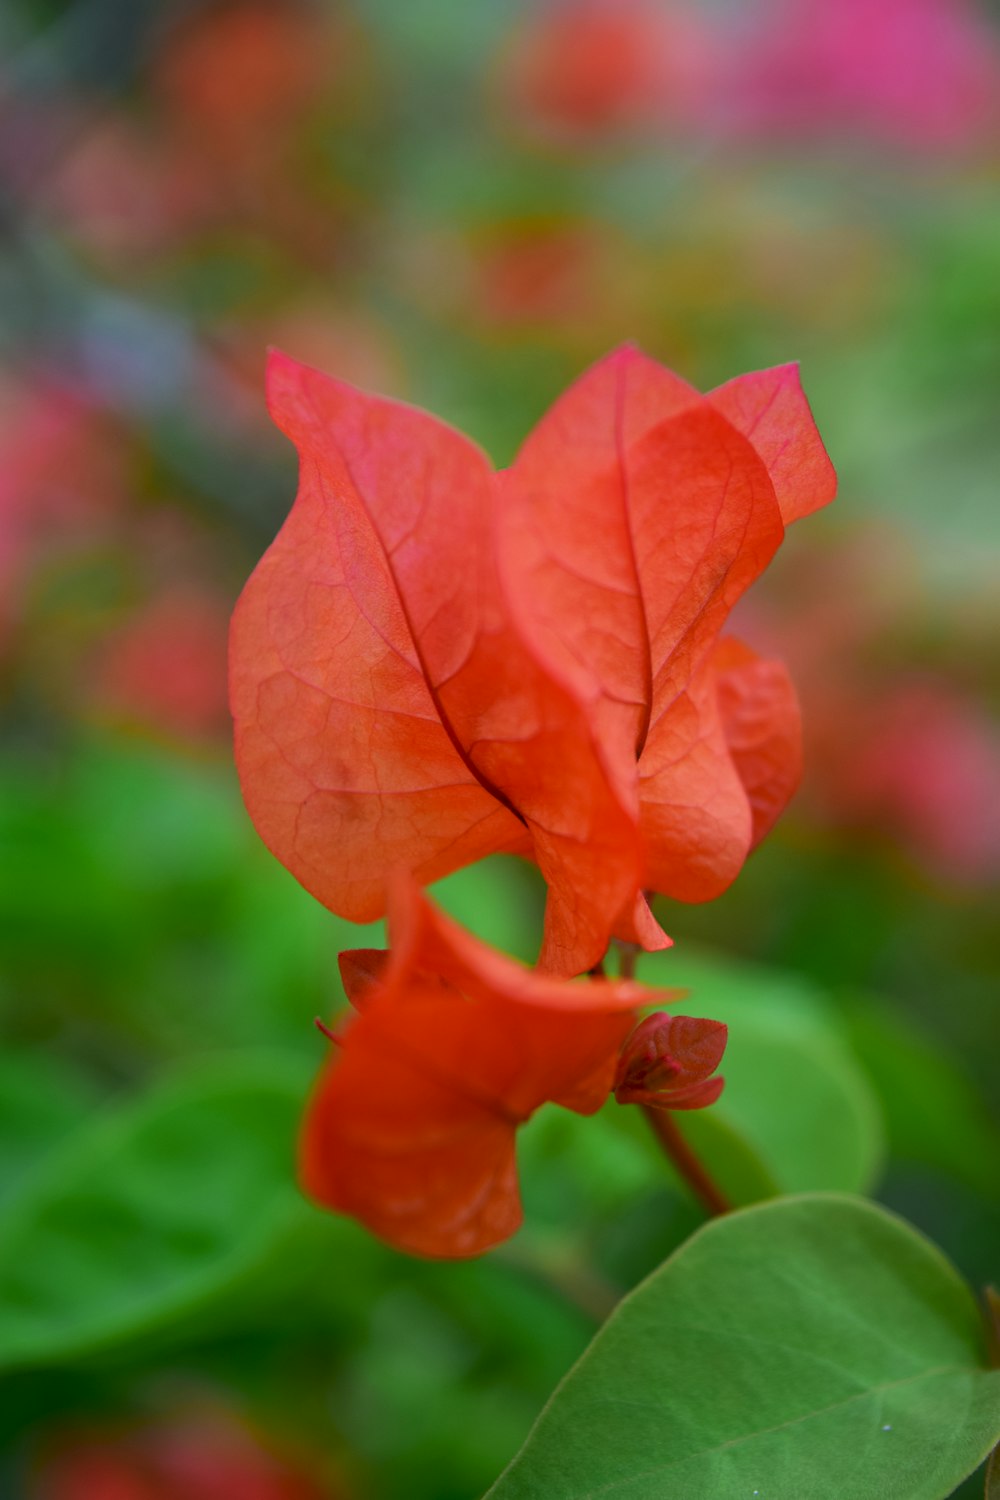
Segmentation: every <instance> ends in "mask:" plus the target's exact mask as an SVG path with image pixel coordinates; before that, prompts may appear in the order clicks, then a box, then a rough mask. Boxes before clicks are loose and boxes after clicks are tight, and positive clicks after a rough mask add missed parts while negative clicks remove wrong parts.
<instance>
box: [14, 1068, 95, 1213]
mask: <svg viewBox="0 0 1000 1500" xmlns="http://www.w3.org/2000/svg"><path fill="white" fill-rule="evenodd" d="M96 1099H97V1091H96V1089H95V1088H94V1087H93V1085H92V1084H90V1083H89V1082H88V1080H87V1078H86V1077H85V1076H84V1075H83V1074H82V1073H80V1072H79V1071H78V1070H77V1069H76V1068H74V1067H72V1066H71V1065H70V1064H69V1063H68V1062H65V1061H63V1060H61V1059H59V1058H56V1057H53V1056H50V1055H48V1054H47V1053H37V1054H36V1053H31V1052H27V1051H18V1052H10V1053H8V1054H7V1056H5V1057H0V1206H2V1205H3V1204H4V1203H5V1202H6V1201H7V1200H8V1199H9V1198H11V1197H12V1196H13V1194H14V1193H16V1192H17V1191H18V1190H19V1189H20V1187H21V1184H22V1181H23V1180H24V1179H25V1178H26V1177H27V1176H28V1175H29V1174H30V1173H31V1172H32V1171H33V1170H35V1169H36V1168H37V1164H38V1163H39V1162H40V1161H41V1160H42V1159H43V1158H44V1157H45V1156H46V1155H47V1154H48V1152H49V1151H52V1150H54V1149H56V1148H57V1147H58V1145H59V1143H60V1142H61V1141H63V1140H64V1139H65V1138H66V1136H67V1135H68V1134H69V1132H70V1131H72V1130H74V1129H76V1128H77V1127H78V1126H80V1125H81V1124H83V1123H84V1122H85V1121H86V1120H87V1119H88V1118H89V1117H90V1115H91V1114H92V1113H93V1111H94V1108H95V1105H96Z"/></svg>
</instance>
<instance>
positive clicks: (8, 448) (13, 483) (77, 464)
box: [0, 381, 124, 643]
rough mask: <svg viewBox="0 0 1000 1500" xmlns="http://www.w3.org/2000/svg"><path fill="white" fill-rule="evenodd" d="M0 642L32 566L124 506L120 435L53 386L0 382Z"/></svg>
mask: <svg viewBox="0 0 1000 1500" xmlns="http://www.w3.org/2000/svg"><path fill="white" fill-rule="evenodd" d="M0 407H2V416H0V601H2V602H0V643H2V642H3V640H4V639H5V638H6V636H7V634H8V631H9V630H10V628H11V626H12V625H13V623H14V622H15V621H16V620H17V619H18V617H19V615H20V612H21V609H22V606H23V601H24V597H25V594H26V592H27V590H28V588H29V586H30V580H31V577H32V573H33V571H34V569H35V567H36V566H37V565H38V563H39V562H40V560H41V559H42V558H43V557H46V556H52V555H53V554H58V552H59V551H60V550H61V549H62V548H64V547H66V546H74V545H77V546H78V545H80V544H82V543H89V542H92V541H93V540H94V539H95V538H96V537H98V536H100V535H102V534H103V533H104V532H105V531H106V530H107V529H108V527H109V526H110V524H111V521H112V518H113V517H114V515H115V513H116V512H117V511H119V510H120V508H121V501H122V498H123V486H124V469H123V464H122V457H121V448H122V445H121V440H120V434H116V433H113V432H112V431H111V428H112V427H113V424H112V423H111V422H109V420H108V419H107V418H106V417H105V416H104V415H103V414H102V413H100V412H99V411H98V410H97V409H96V408H95V407H94V406H92V405H91V403H90V402H89V401H88V400H87V399H86V397H85V396H84V395H82V394H80V393H79V392H77V391H76V390H73V389H72V388H70V387H68V386H65V385H61V384H58V383H57V382H55V381H52V382H48V381H40V382H38V383H37V384H35V385H30V384H28V385H20V386H15V385H14V384H13V382H11V383H10V385H9V386H8V385H6V382H4V383H0Z"/></svg>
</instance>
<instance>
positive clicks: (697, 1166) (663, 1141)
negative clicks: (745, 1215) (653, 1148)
mask: <svg viewBox="0 0 1000 1500" xmlns="http://www.w3.org/2000/svg"><path fill="white" fill-rule="evenodd" d="M640 1107H641V1109H642V1112H643V1114H644V1115H645V1116H646V1119H647V1120H648V1121H649V1123H650V1125H651V1126H652V1127H653V1134H654V1135H655V1136H656V1139H657V1140H658V1141H659V1143H660V1145H661V1146H662V1147H663V1150H664V1151H665V1152H666V1154H667V1156H668V1157H669V1159H670V1160H671V1161H672V1162H673V1164H674V1166H675V1167H676V1168H677V1171H678V1172H679V1173H680V1175H681V1177H682V1178H683V1179H684V1181H685V1182H686V1183H687V1185H688V1187H689V1188H691V1190H692V1192H693V1193H694V1194H695V1196H696V1197H698V1198H700V1199H701V1201H702V1203H703V1204H704V1205H705V1207H706V1208H707V1209H708V1211H709V1213H710V1214H728V1213H729V1212H730V1210H731V1209H732V1204H731V1203H730V1202H729V1200H728V1198H727V1197H726V1196H725V1194H724V1193H723V1192H722V1190H721V1189H720V1188H719V1187H717V1185H716V1183H715V1182H714V1180H713V1179H712V1178H711V1177H710V1176H709V1174H708V1172H707V1171H706V1170H705V1168H704V1167H703V1166H702V1164H701V1162H700V1161H699V1160H698V1158H697V1156H696V1155H695V1154H694V1152H693V1151H692V1149H691V1146H690V1144H689V1143H688V1142H687V1141H686V1140H685V1138H684V1136H683V1135H682V1134H681V1131H680V1127H679V1126H678V1124H677V1122H676V1120H675V1119H674V1117H673V1115H672V1114H671V1112H670V1110H669V1109H657V1108H655V1106H653V1105H651V1104H643V1105H641V1106H640Z"/></svg>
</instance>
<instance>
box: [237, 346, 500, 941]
mask: <svg viewBox="0 0 1000 1500" xmlns="http://www.w3.org/2000/svg"><path fill="white" fill-rule="evenodd" d="M321 380H322V377H320V376H315V377H314V378H313V374H312V372H308V371H306V370H305V369H304V367H302V366H299V365H296V364H295V362H294V361H291V360H287V359H285V358H284V356H280V355H276V356H274V357H273V359H272V363H271V373H270V388H269V389H270V397H271V402H272V408H273V411H274V414H275V417H276V419H277V420H278V421H279V423H280V424H281V425H282V426H283V427H284V429H285V431H286V432H287V433H288V435H289V436H290V437H292V438H293V440H294V441H295V442H296V443H297V444H298V446H299V448H300V456H301V469H300V480H299V491H298V496H297V498H296V501H295V505H294V507H293V509H292V512H291V514H290V515H289V517H288V519H287V521H286V522H285V524H284V526H283V527H282V529H281V531H280V533H279V535H278V537H277V539H276V540H275V542H274V543H273V544H272V546H271V547H270V549H269V550H268V552H267V553H266V555H265V556H264V558H263V559H262V561H261V562H260V564H259V565H258V567H257V569H256V571H255V572H254V574H253V576H252V577H251V579H250V581H249V582H248V583H247V585H246V588H245V589H244V591H243V594H242V596H241V598H240V601H239V603H238V605H237V608H236V612H235V614H234V616H233V626H232V636H231V649H230V688H231V700H232V710H233V717H234V720H235V725H236V760H237V765H238V768H239V772H240V780H241V784H242V787H243V795H244V797H245V799H246V803H247V807H248V810H249V812H250V815H251V817H252V818H253V820H254V823H255V824H256V826H257V830H258V832H259V833H260V835H261V837H262V838H263V839H264V841H265V843H266V844H267V845H268V847H269V848H270V849H271V850H272V851H273V852H274V853H275V854H276V855H277V856H278V858H279V859H280V860H281V861H282V863H283V864H285V865H286V866H287V867H288V869H289V870H291V872H292V874H293V875H295V877H296V878H297V879H298V880H300V881H301V882H302V884H303V885H304V886H305V887H306V889H307V890H309V891H311V892H312V893H313V895H315V896H317V897H318V898H319V899H320V900H321V901H322V902H324V904H325V905H327V906H329V907H330V908H332V910H334V911H336V912H338V913H339V914H340V915H341V916H344V917H347V918H349V919H350V920H352V921H359V922H361V921H369V920H371V919H372V918H374V917H377V916H379V915H380V914H381V913H382V911H383V910H384V888H385V877H386V871H387V870H388V869H391V868H393V867H395V866H404V867H406V868H408V869H411V870H414V871H415V872H416V873H417V874H418V876H419V878H420V879H422V880H426V881H431V880H436V879H438V878H439V877H440V876H442V875H445V874H447V873H448V872H450V871H451V870H454V869H458V868H460V867H461V866H462V865H464V864H467V863H469V862H470V861H472V860H475V859H478V858H480V857H482V856H483V855H485V854H489V853H492V852H493V851H494V850H497V849H511V848H516V847H518V845H519V843H520V842H522V841H523V835H524V830H523V827H522V825H521V824H520V823H519V821H518V819H517V818H516V817H515V816H514V815H513V814H512V813H511V812H510V810H509V809H508V808H505V807H503V806H502V805H501V804H499V803H498V802H497V800H496V799H495V798H494V797H493V796H492V795H491V793H490V792H489V791H487V790H486V789H485V788H484V787H483V786H482V785H481V783H480V782H479V781H478V779H477V778H476V776H475V775H474V773H473V771H472V770H471V768H470V767H469V765H468V764H467V763H466V762H465V761H464V760H463V758H462V756H461V755H460V754H459V752H458V750H457V748H456V746H455V744H454V742H453V740H452V738H451V736H450V735H449V733H448V730H447V728H446V727H445V725H444V724H443V722H442V719H441V715H440V713H439V711H438V708H437V706H436V704H435V702H434V699H433V696H432V694H431V691H430V689H429V687H428V684H427V682H426V680H425V677H424V673H423V670H422V667H421V663H420V660H419V658H418V656H417V653H416V649H415V647H414V644H413V638H412V635H411V632H410V629H409V626H408V623H407V620H406V618H405V615H404V612H403V609H402V606H401V604H400V601H399V598H398V595H397V592H396V589H395V586H394V582H393V578H392V574H391V571H390V568H389V564H388V561H387V559H386V556H385V554H384V552H383V551H382V549H381V547H380V545H379V542H378V539H377V537H376V536H375V534H374V533H373V531H372V528H371V525H370V523H369V521H368V518H367V516H366V515H365V512H364V509H363V507H362V504H361V502H360V499H359V497H358V494H357V491H356V489H355V487H354V485H353V484H352V482H351V479H350V476H349V474H348V472H347V469H346V467H345V465H344V462H343V460H342V459H341V457H340V455H339V453H338V452H337V450H336V448H335V447H334V445H333V442H332V439H331V438H330V437H329V436H327V435H326V433H325V430H324V427H323V423H322V420H321V417H320V415H319V414H318V413H317V412H316V411H315V410H314V407H313V405H312V403H311V387H312V386H313V385H314V384H315V383H316V382H319V381H321Z"/></svg>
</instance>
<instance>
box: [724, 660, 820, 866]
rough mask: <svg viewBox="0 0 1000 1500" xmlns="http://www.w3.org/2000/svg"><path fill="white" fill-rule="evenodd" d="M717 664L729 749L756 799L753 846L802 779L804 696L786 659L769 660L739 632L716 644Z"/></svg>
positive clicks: (751, 799)
mask: <svg viewBox="0 0 1000 1500" xmlns="http://www.w3.org/2000/svg"><path fill="white" fill-rule="evenodd" d="M712 665H713V668H714V670H715V673H716V685H717V691H718V695H719V709H720V712H721V715H722V727H723V731H724V733H725V737H726V742H727V744H728V746H729V753H730V755H731V756H732V758H733V764H734V765H735V767H736V771H737V774H738V775H739V778H740V780H741V781H742V783H743V786H744V788H745V790H746V794H747V797H748V799H749V802H750V810H751V814H752V817H753V832H752V835H751V848H756V846H757V845H758V844H759V843H760V841H761V839H762V838H763V837H764V836H765V834H767V833H769V832H770V831H771V829H772V828H773V826H774V824H775V823H776V822H777V820H778V818H779V817H780V816H781V814H782V813H783V812H784V810H785V808H786V807H787V806H788V803H789V802H790V800H791V798H792V797H793V796H794V794H795V792H796V790H797V789H798V785H799V781H800V780H801V776H802V722H801V717H800V715H799V701H798V698H797V697H796V694H795V688H794V687H793V686H792V680H791V678H790V677H789V675H788V672H787V670H786V668H785V666H784V663H783V662H780V661H768V660H765V659H764V658H763V657H760V656H758V655H757V654H756V652H754V651H751V649H750V647H749V646H745V645H744V644H743V642H742V641H738V640H736V639H735V637H733V636H728V637H725V638H724V639H723V640H721V641H720V642H719V644H718V645H717V646H716V648H715V652H714V654H713V657H712Z"/></svg>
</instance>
